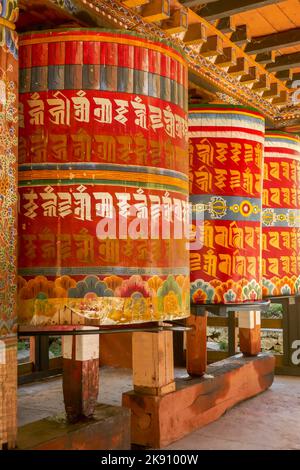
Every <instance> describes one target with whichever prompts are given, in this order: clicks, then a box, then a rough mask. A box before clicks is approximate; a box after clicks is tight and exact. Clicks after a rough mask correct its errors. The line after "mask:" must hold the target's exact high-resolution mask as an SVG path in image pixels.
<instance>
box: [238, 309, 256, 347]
mask: <svg viewBox="0 0 300 470" xmlns="http://www.w3.org/2000/svg"><path fill="white" fill-rule="evenodd" d="M239 334H240V350H241V352H242V353H243V354H244V355H245V356H257V354H259V353H260V351H261V339H260V312H259V311H257V310H256V311H254V310H251V311H241V312H239Z"/></svg>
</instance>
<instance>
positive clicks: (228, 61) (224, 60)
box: [215, 47, 237, 67]
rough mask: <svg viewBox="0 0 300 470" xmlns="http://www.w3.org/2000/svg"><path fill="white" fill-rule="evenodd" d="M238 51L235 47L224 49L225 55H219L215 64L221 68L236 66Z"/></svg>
mask: <svg viewBox="0 0 300 470" xmlns="http://www.w3.org/2000/svg"><path fill="white" fill-rule="evenodd" d="M236 60H237V59H236V49H234V48H233V47H224V49H223V53H222V54H221V55H218V57H217V58H216V60H215V64H216V65H218V66H219V67H230V66H231V65H236Z"/></svg>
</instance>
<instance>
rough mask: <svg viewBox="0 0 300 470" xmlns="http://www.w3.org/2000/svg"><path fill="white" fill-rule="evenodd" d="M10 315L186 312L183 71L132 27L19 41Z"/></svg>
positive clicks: (88, 319) (107, 320)
mask: <svg viewBox="0 0 300 470" xmlns="http://www.w3.org/2000/svg"><path fill="white" fill-rule="evenodd" d="M20 82H21V84H20V102H21V122H20V158H19V187H20V224H19V231H20V250H19V315H20V321H21V322H22V323H25V324H32V325H58V324H64V323H66V324H77V323H82V324H94V325H99V324H118V323H135V322H145V321H158V320H163V319H170V318H172V319H173V318H182V317H186V316H188V315H189V261H188V250H187V245H186V240H185V238H184V233H185V232H186V231H187V230H186V228H187V226H188V216H187V215H188V210H187V206H188V153H187V148H188V147H187V146H188V142H187V109H186V106H187V105H186V103H187V67H186V63H185V61H184V59H183V57H182V56H181V55H180V54H179V53H178V52H177V51H176V50H175V49H174V48H172V47H171V46H170V45H169V44H168V43H166V42H160V41H159V40H157V41H154V40H148V39H145V38H143V37H139V36H137V35H136V34H133V33H126V32H118V31H106V30H84V29H80V30H79V29H72V30H56V31H47V32H37V33H30V34H25V35H23V36H22V37H21V39H20Z"/></svg>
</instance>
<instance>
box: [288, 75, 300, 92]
mask: <svg viewBox="0 0 300 470" xmlns="http://www.w3.org/2000/svg"><path fill="white" fill-rule="evenodd" d="M296 80H300V72H296V73H293V76H292V78H291V80H288V81H287V82H286V84H285V86H286V87H287V88H294V87H293V84H294V82H295V81H296Z"/></svg>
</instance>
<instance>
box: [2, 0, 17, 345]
mask: <svg viewBox="0 0 300 470" xmlns="http://www.w3.org/2000/svg"><path fill="white" fill-rule="evenodd" d="M15 6H16V2H3V1H2V2H1V4H0V12H1V13H0V16H1V17H3V18H5V19H8V20H9V21H13V20H14V19H15V18H16V11H15V10H14V8H15ZM0 20H1V18H0ZM8 26H9V24H8ZM8 26H7V27H6V26H3V25H2V24H1V21H0V38H1V46H0V56H1V57H0V62H1V69H0V127H1V132H0V337H6V336H7V335H11V334H13V333H14V332H15V331H16V306H15V301H16V265H17V263H16V206H17V192H16V191H17V167H16V165H17V143H18V142H17V115H18V106H17V96H18V82H17V80H18V78H17V77H18V63H17V60H16V58H15V49H14V47H13V44H17V37H16V36H17V35H16V33H15V32H14V31H12V30H10V29H9V27H8ZM11 38H13V39H14V42H13V43H12V42H11ZM7 41H8V42H7Z"/></svg>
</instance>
